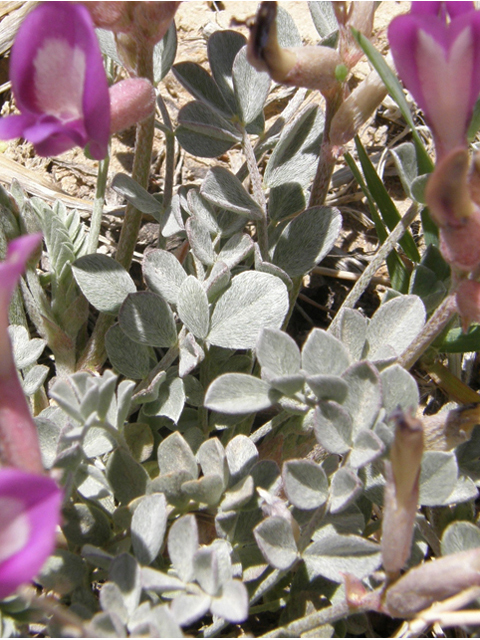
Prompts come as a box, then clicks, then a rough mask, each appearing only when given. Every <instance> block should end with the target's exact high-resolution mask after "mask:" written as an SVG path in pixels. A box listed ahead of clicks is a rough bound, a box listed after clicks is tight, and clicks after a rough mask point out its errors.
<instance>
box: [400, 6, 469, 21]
mask: <svg viewBox="0 0 480 640" xmlns="http://www.w3.org/2000/svg"><path fill="white" fill-rule="evenodd" d="M412 4H416V3H412ZM445 5H446V7H447V12H448V15H449V16H450V17H451V18H456V17H457V16H460V15H462V14H463V13H469V12H470V11H475V3H474V2H445Z"/></svg>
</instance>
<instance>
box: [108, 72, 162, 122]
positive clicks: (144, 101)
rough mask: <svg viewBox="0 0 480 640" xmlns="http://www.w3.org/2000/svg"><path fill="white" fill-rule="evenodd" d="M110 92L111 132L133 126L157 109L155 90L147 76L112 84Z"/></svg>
mask: <svg viewBox="0 0 480 640" xmlns="http://www.w3.org/2000/svg"><path fill="white" fill-rule="evenodd" d="M109 93H110V112H111V113H110V116H111V132H112V133H116V132H118V131H123V130H124V129H128V128H129V127H132V126H133V125H135V124H136V123H137V122H141V121H142V120H145V118H148V116H150V115H151V114H152V113H153V111H154V109H155V90H154V88H153V86H152V84H151V82H150V81H149V80H147V79H146V78H129V79H127V80H122V81H121V82H117V83H116V84H114V85H112V86H111V87H110V90H109Z"/></svg>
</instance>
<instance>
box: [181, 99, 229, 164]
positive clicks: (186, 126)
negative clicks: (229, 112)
mask: <svg viewBox="0 0 480 640" xmlns="http://www.w3.org/2000/svg"><path fill="white" fill-rule="evenodd" d="M175 137H176V138H177V140H178V142H179V143H180V145H181V146H182V147H183V148H184V149H185V151H188V153H191V154H192V155H195V156H200V157H201V158H216V157H218V156H221V155H222V154H224V153H225V152H226V151H228V150H229V149H230V148H231V147H232V146H233V145H234V144H236V143H237V142H240V140H241V135H240V133H239V132H238V131H237V130H236V129H235V128H234V127H233V126H232V125H231V124H230V122H228V120H225V118H223V117H222V116H221V115H220V114H219V113H217V112H216V111H214V110H213V109H211V108H210V107H209V106H208V105H206V104H203V102H197V101H194V102H189V103H188V104H186V105H185V106H184V107H182V108H181V109H180V111H179V112H178V127H177V128H176V130H175Z"/></svg>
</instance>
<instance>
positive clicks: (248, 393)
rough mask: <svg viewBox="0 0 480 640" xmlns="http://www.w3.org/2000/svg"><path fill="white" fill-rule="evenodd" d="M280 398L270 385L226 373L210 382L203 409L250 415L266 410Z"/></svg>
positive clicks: (240, 374)
mask: <svg viewBox="0 0 480 640" xmlns="http://www.w3.org/2000/svg"><path fill="white" fill-rule="evenodd" d="M279 397H280V394H279V393H278V392H276V391H274V390H272V389H271V388H270V385H269V384H268V383H266V382H264V381H263V380H260V379H259V378H255V377H254V376H250V375H247V374H245V373H226V374H224V375H223V376H220V377H219V378H217V379H216V380H214V381H213V382H212V384H211V385H210V386H209V387H208V389H207V393H206V394H205V403H204V404H205V407H207V409H212V410H213V411H219V412H220V413H227V414H238V413H252V412H254V411H261V410H262V409H268V407H271V406H272V404H275V402H276V401H277V400H278V398H279Z"/></svg>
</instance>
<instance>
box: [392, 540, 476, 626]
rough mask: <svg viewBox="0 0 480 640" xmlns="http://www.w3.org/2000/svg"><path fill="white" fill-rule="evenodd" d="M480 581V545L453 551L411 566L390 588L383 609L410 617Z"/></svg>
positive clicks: (402, 616) (395, 614)
mask: <svg viewBox="0 0 480 640" xmlns="http://www.w3.org/2000/svg"><path fill="white" fill-rule="evenodd" d="M478 585H480V548H477V549H470V550H469V551H463V552H461V553H452V554H451V555H448V556H444V557H443V558H439V559H437V560H430V561H428V562H425V563H424V564H422V565H421V566H419V567H415V568H414V569H410V571H408V572H407V573H406V574H405V575H404V576H402V577H401V578H400V579H399V580H397V582H395V583H394V584H393V585H392V586H391V587H390V588H388V589H387V591H386V594H385V597H384V603H383V610H384V611H385V613H388V615H390V616H392V617H394V618H411V617H413V616H414V615H415V614H416V613H418V612H419V611H422V610H423V609H426V608H427V607H430V606H431V605H432V604H433V603H434V602H437V601H442V600H446V599H447V598H451V597H453V596H455V595H456V594H457V593H460V592H461V591H463V590H464V589H468V588H469V587H473V586H478Z"/></svg>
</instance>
